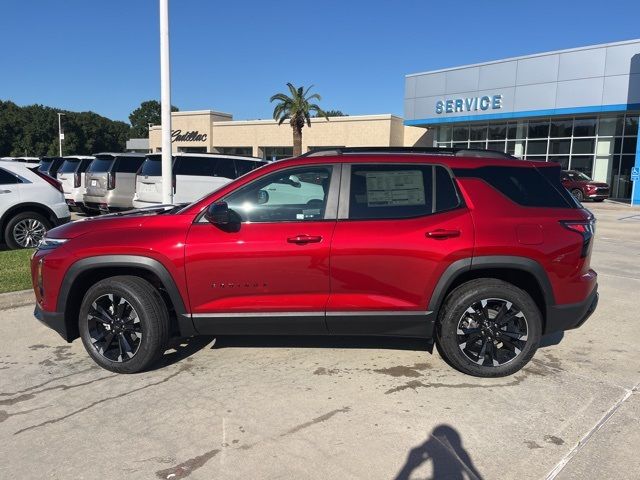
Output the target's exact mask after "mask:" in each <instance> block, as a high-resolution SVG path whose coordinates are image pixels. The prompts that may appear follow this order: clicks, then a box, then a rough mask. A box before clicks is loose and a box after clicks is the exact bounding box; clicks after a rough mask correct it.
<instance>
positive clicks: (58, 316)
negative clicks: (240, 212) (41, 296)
mask: <svg viewBox="0 0 640 480" xmlns="http://www.w3.org/2000/svg"><path fill="white" fill-rule="evenodd" d="M33 316H34V317H36V318H37V319H38V320H39V321H40V322H41V323H42V324H43V325H46V326H47V327H49V328H51V329H53V330H55V331H56V332H58V333H59V334H60V336H61V337H62V338H64V339H65V340H66V341H67V342H72V341H73V340H74V339H75V338H76V337H75V336H74V337H73V338H72V335H70V332H69V330H68V328H67V323H66V322H65V320H64V313H61V312H45V311H44V310H42V307H40V305H38V304H36V308H35V309H34V311H33Z"/></svg>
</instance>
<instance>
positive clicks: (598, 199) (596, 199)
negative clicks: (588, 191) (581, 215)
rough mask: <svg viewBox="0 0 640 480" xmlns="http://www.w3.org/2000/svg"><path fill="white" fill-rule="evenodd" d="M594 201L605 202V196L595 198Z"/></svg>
mask: <svg viewBox="0 0 640 480" xmlns="http://www.w3.org/2000/svg"><path fill="white" fill-rule="evenodd" d="M593 201H594V202H598V203H600V202H604V198H594V199H593Z"/></svg>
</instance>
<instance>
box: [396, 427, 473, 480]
mask: <svg viewBox="0 0 640 480" xmlns="http://www.w3.org/2000/svg"><path fill="white" fill-rule="evenodd" d="M427 462H431V464H432V465H431V468H432V476H431V478H433V479H434V480H439V479H447V480H463V479H467V478H469V479H471V480H482V475H481V474H480V472H479V471H478V470H477V469H476V467H475V465H474V464H473V461H472V460H471V457H470V456H469V453H468V452H467V451H466V450H465V449H464V447H463V446H462V439H461V438H460V434H459V433H458V431H457V430H456V429H455V428H453V427H452V426H450V425H446V424H442V425H438V426H437V427H435V428H434V429H433V431H432V432H431V434H430V435H429V437H428V438H427V440H426V441H425V442H424V443H423V444H421V445H418V446H417V447H415V448H413V449H412V450H411V451H410V452H409V455H408V456H407V460H406V461H405V464H404V466H403V467H402V469H401V470H400V472H398V475H396V477H395V480H408V479H409V478H410V477H411V475H412V473H413V472H414V471H415V470H417V469H418V468H420V467H422V465H424V464H425V463H427Z"/></svg>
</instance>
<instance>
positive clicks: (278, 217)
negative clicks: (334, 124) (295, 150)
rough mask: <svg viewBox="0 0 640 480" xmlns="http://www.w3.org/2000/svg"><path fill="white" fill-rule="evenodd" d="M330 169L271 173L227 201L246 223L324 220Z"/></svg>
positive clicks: (304, 169) (300, 169)
mask: <svg viewBox="0 0 640 480" xmlns="http://www.w3.org/2000/svg"><path fill="white" fill-rule="evenodd" d="M331 170H332V167H331V166H322V167H301V168H291V169H287V170H283V171H280V172H276V173H272V174H270V175H267V176H265V177H263V178H261V179H258V180H256V181H254V182H251V183H250V184H249V185H247V186H245V187H242V188H240V189H239V190H236V191H235V192H233V193H231V194H230V195H228V196H227V197H226V198H224V200H223V201H225V202H227V204H228V205H229V208H230V209H231V210H233V211H234V212H236V213H237V214H238V215H239V216H240V218H241V220H242V221H243V222H307V221H313V220H324V218H325V210H326V206H327V198H328V194H329V184H330V181H331Z"/></svg>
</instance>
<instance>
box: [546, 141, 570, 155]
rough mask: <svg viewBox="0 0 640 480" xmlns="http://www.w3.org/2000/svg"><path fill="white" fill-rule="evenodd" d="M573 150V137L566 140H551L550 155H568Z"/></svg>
mask: <svg viewBox="0 0 640 480" xmlns="http://www.w3.org/2000/svg"><path fill="white" fill-rule="evenodd" d="M570 152H571V139H570V138H567V139H566V140H550V141H549V155H557V154H562V155H568V154H569V153H570Z"/></svg>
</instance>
